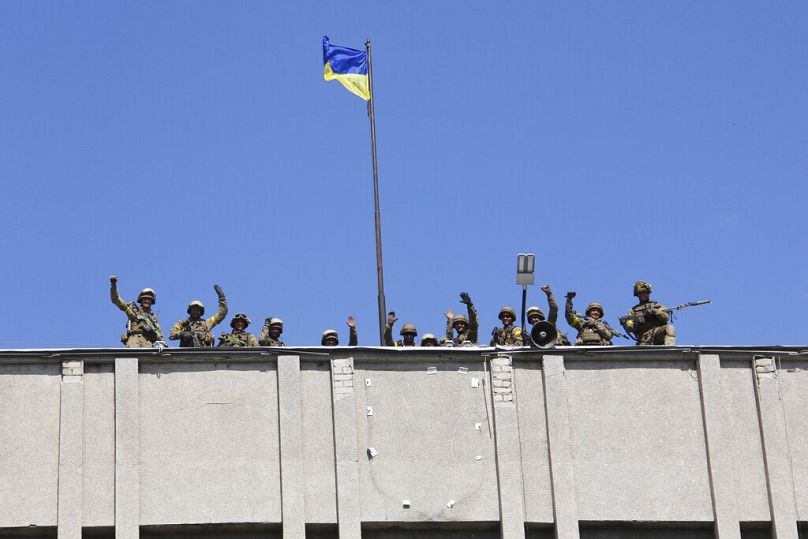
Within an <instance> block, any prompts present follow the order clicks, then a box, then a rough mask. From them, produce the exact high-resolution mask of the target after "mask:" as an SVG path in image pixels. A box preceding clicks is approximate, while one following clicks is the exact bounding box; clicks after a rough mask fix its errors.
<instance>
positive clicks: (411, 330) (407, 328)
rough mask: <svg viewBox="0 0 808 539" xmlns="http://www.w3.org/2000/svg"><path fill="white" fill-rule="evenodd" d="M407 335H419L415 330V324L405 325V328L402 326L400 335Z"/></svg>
mask: <svg viewBox="0 0 808 539" xmlns="http://www.w3.org/2000/svg"><path fill="white" fill-rule="evenodd" d="M405 333H411V334H413V335H418V330H417V329H415V324H404V325H403V326H401V331H399V335H402V336H403V335H404V334H405Z"/></svg>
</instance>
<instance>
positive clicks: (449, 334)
mask: <svg viewBox="0 0 808 539" xmlns="http://www.w3.org/2000/svg"><path fill="white" fill-rule="evenodd" d="M452 318H454V311H453V310H451V309H448V310H447V311H446V339H447V340H449V341H451V340H452V339H454V328H452Z"/></svg>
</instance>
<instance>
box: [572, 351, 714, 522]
mask: <svg viewBox="0 0 808 539" xmlns="http://www.w3.org/2000/svg"><path fill="white" fill-rule="evenodd" d="M565 359H566V360H567V361H566V368H567V371H566V372H567V384H568V392H569V393H568V398H569V412H570V418H571V420H570V423H571V429H572V439H573V454H574V457H573V460H574V462H575V483H576V491H577V500H578V517H579V519H581V520H585V521H603V520H616V521H632V520H646V521H654V520H662V521H708V522H709V521H712V519H713V511H712V502H711V497H710V481H709V477H708V473H707V450H706V447H705V442H704V429H703V425H702V412H701V398H700V394H699V385H698V376H697V373H696V370H695V361H633V362H621V361H608V362H604V361H569V358H566V357H565Z"/></svg>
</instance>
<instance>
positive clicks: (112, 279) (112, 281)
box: [109, 275, 118, 284]
mask: <svg viewBox="0 0 808 539" xmlns="http://www.w3.org/2000/svg"><path fill="white" fill-rule="evenodd" d="M109 282H110V284H115V283H117V282H118V276H117V275H110V276H109Z"/></svg>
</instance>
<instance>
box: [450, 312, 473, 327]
mask: <svg viewBox="0 0 808 539" xmlns="http://www.w3.org/2000/svg"><path fill="white" fill-rule="evenodd" d="M461 322H462V323H463V324H466V326H468V325H469V319H468V318H466V315H465V314H456V315H454V316H453V317H452V327H453V328H455V327H456V326H457V324H459V323H461Z"/></svg>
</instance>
